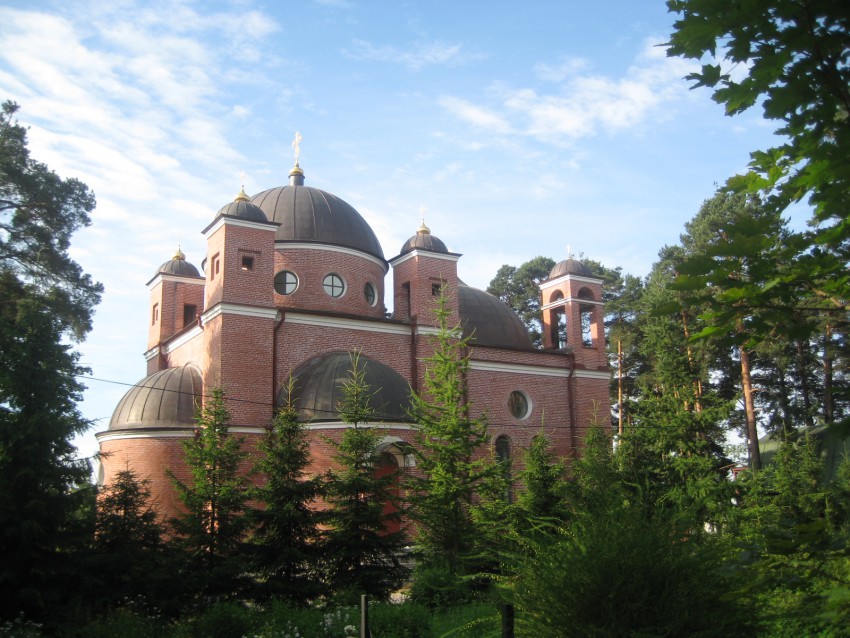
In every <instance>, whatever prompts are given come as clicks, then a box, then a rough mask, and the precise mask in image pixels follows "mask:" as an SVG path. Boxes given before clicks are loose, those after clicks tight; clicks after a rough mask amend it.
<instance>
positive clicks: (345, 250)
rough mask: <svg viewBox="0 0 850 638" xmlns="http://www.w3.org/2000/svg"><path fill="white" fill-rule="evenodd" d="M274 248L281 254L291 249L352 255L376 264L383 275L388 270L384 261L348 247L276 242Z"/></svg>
mask: <svg viewBox="0 0 850 638" xmlns="http://www.w3.org/2000/svg"><path fill="white" fill-rule="evenodd" d="M274 247H275V250H279V251H281V252H286V249H287V248H293V249H296V250H325V251H329V252H332V253H342V254H343V255H353V256H354V257H362V258H363V259H367V260H369V261H371V262H373V263H375V264H377V265H378V266H380V267H381V268H382V269H383V270H384V273H386V272H387V271H388V270H389V267H388V266H387V262H386V261H383V260H381V259H378V258H377V257H375V256H374V255H370V254H369V253H364V252H363V251H362V250H357V249H356V248H349V247H348V246H337V245H334V244H319V243H312V242H309V243H308V242H297V241H276V242H275V244H274Z"/></svg>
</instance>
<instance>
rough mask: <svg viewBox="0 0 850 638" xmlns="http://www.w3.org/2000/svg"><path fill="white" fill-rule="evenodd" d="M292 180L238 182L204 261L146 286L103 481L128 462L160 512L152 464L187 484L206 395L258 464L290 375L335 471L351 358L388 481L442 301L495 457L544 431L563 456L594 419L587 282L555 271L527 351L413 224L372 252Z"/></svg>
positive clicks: (593, 284)
mask: <svg viewBox="0 0 850 638" xmlns="http://www.w3.org/2000/svg"><path fill="white" fill-rule="evenodd" d="M289 177H290V181H289V184H287V185H286V186H282V187H277V188H271V189H269V190H266V191H263V192H261V193H259V194H257V195H254V196H253V197H248V196H247V195H246V194H245V193H244V190H243V191H242V192H240V194H239V195H238V196H237V197H236V199H235V201H233V202H231V203H229V204H227V205H225V206H224V207H223V208H221V210H219V211H218V213H217V214H216V215H215V217H214V219H213V221H212V223H210V225H209V226H207V227H206V229H204V230H203V233H204V237H205V238H206V245H207V253H206V255H205V257H204V259H203V262H202V264H201V269H198V268H196V267H195V266H194V265H192V264H191V263H189V262H188V261H187V260H186V258H185V256H184V255H183V254H182V253H181V252H180V251H179V250H178V252H177V254H175V255H174V257H173V259H171V260H169V261H167V262H165V263H164V264H162V266H160V267H159V269H157V271H156V273H155V274H154V276H153V278H152V279H151V280H150V281H149V282H148V288H149V292H150V307H149V316H148V318H147V322H148V348H147V351H146V352H145V355H144V356H145V359H146V361H147V376H146V377H145V378H144V379H142V380H141V381H139V382H138V383H137V384H136V385H134V386H133V387H132V388H131V389H130V390H129V391H128V392H127V393H126V394H125V396H124V397H123V399H122V400H121V401H120V403H119V404H118V406H117V407H116V409H115V412H114V414H113V416H112V419H111V420H110V423H109V427H108V429H107V430H106V431H104V432H100V433H98V435H97V438H98V441H99V445H100V450H101V455H102V461H101V463H102V467H101V481H102V482H103V483H104V484H110V483H111V482H112V481H113V479H114V477H115V475H116V474H117V472H120V471H122V470H124V469H126V468H128V467H129V468H131V469H132V470H134V471H135V473H136V474H137V476H138V477H139V478H142V479H147V480H149V481H150V487H151V491H152V494H153V497H154V499H155V501H156V503H157V506H158V508H159V510H160V512H161V514H162V515H163V516H171V515H173V514H175V513H176V512H177V511H179V510H180V504H179V502H178V498H177V496H176V493H175V492H174V490H173V487H172V485H171V481H170V479H169V478H168V475H167V472H168V471H170V472H172V473H174V474H175V475H176V476H177V477H178V478H180V479H182V480H188V478H189V477H188V471H187V468H186V467H185V464H184V463H183V450H182V441H183V440H185V439H187V438H190V437H192V436H194V434H195V428H196V427H197V426H196V423H195V420H194V416H195V410H196V406H197V405H199V404H200V402H202V401H203V399H204V397H205V396H206V395H208V394H209V392H210V390H211V389H212V388H221V389H222V390H223V391H224V393H225V397H226V401H227V407H228V410H229V411H230V414H231V432H233V433H235V434H237V435H239V436H241V437H243V438H244V441H245V443H244V445H245V446H246V447H247V449H248V451H249V452H250V453H252V454H255V453H256V452H255V451H256V444H257V442H258V441H259V440H260V439H261V438H262V437H263V435H264V434H265V432H266V430H267V428H268V427H269V426H270V424H271V423H272V420H273V416H274V412H275V408H276V406H279V405H281V403H282V402H283V401H285V400H286V397H285V396H283V394H282V388H285V387H286V386H287V381H288V380H289V379H290V378H293V379H294V380H295V396H294V397H293V400H294V404H295V407H296V409H297V410H298V413H299V417H300V418H301V419H302V420H303V421H304V422H305V424H306V428H307V430H308V432H309V436H310V437H311V453H312V468H311V469H312V470H313V471H315V472H323V471H324V470H325V469H327V468H328V467H330V466H331V465H332V458H331V455H332V452H333V451H332V449H331V446H330V445H329V444H328V442H327V439H328V438H331V439H334V438H337V437H339V436H340V435H341V433H342V431H343V429H344V428H346V427H348V426H347V425H346V424H345V423H343V422H342V421H341V420H340V418H339V415H338V414H337V410H336V407H337V405H338V401H339V399H340V397H341V382H342V381H344V380H345V379H346V378H347V376H348V372H349V369H350V353H351V352H353V351H357V352H359V353H360V362H361V364H363V365H365V369H366V378H367V382H368V383H369V384H370V386H371V388H372V389H373V390H374V391H375V395H374V397H373V399H372V406H373V408H375V409H376V410H377V411H378V413H379V415H380V422H377V423H374V424H372V425H374V426H375V427H378V428H380V429H381V436H382V438H381V444H380V446H379V449H378V450H376V457H377V458H379V463H380V465H382V466H386V467H385V468H384V469H385V470H386V471H392V470H394V469H397V468H408V467H410V466H411V465H412V464H414V463H415V461H414V458H413V456H412V455H411V454H409V450H410V447H409V446H411V445H415V433H416V432H415V431H416V427H417V424H416V423H415V422H412V421H411V418H410V416H409V414H408V411H407V406H408V404H409V393H410V390H411V389H412V390H413V391H417V392H418V391H420V390H421V389H422V386H423V379H424V366H425V362H424V359H425V358H426V357H427V356H428V355H430V354H431V353H432V352H433V347H434V335H435V334H436V327H435V323H436V321H435V317H434V309H435V306H436V301H437V297H438V296H439V295H440V294H443V295H444V296H445V298H446V300H447V304H448V309H449V313H450V318H451V322H452V324H453V325H459V326H460V327H461V328H462V330H463V333H464V335H465V336H468V337H469V338H470V341H469V351H468V352H469V357H470V366H469V374H468V377H467V379H466V383H467V388H466V390H467V396H468V399H469V401H470V403H471V405H472V407H473V412H474V413H483V414H486V417H487V421H488V424H489V433H490V442H491V445H492V447H493V453H495V454H497V455H498V456H499V457H500V458H515V459H519V457H520V454H521V450H522V449H523V448H525V447H526V446H527V445H528V444H529V443H530V441H531V438H532V437H533V436H534V435H535V434H537V433H539V432H540V431H541V428H542V429H543V431H544V432H545V433H546V435H547V436H548V437H549V438H550V440H551V441H552V443H553V445H554V447H555V450H556V451H557V453H558V454H560V455H562V456H565V457H569V456H571V455H573V454H574V453H575V452H576V451H577V449H578V445H579V442H580V440H581V438H582V436H583V435H584V432H585V431H586V429H587V427H589V425H590V424H591V422H592V421H593V420H594V419H595V418H598V417H602V418H605V415H606V414H607V406H608V382H609V370H608V366H607V360H606V352H605V337H604V331H603V317H602V289H601V284H602V282H601V280H599V279H598V278H596V277H594V276H593V275H592V274H591V273H590V272H589V271H588V270H587V268H586V267H584V266H583V265H582V264H581V263H580V262H578V261H577V260H574V259H567V260H565V261H562V262H560V263H559V264H557V265H556V266H555V268H554V269H553V270H552V272H551V273H550V276H549V278H548V279H547V280H546V281H545V282H543V283H542V284H541V286H540V288H541V307H542V313H543V317H542V319H543V328H544V330H543V332H544V335H543V338H544V347H543V348H542V349H538V348H535V347H534V346H533V344H532V341H531V339H530V337H529V334H528V332H527V330H526V328H525V326H524V325H523V323H522V322H521V321H520V319H519V317H517V315H516V314H514V313H513V311H511V309H510V308H508V307H507V306H506V305H505V304H504V303H502V302H501V301H500V300H499V299H497V298H496V297H494V296H492V295H490V294H488V293H486V292H484V291H482V290H478V289H475V288H473V287H470V286H467V285H466V284H464V283H463V282H462V281H461V280H460V279H458V275H457V265H458V260H459V259H460V258H461V255H460V254H457V253H453V252H450V251H449V250H448V249H447V247H446V245H445V244H444V243H443V242H442V241H441V240H440V239H438V238H437V237H436V236H435V235H433V234H431V233H430V230H429V229H428V228H427V227H426V226H425V224H424V221H423V223H422V225H421V226H420V228H419V229H418V231H417V232H416V234H415V235H413V236H412V237H411V238H410V239H409V240H408V241H407V242H405V243H404V245H403V246H402V247H401V249H400V251H399V253H398V254H397V255H395V256H394V257H392V258H390V259H389V260H387V259H386V258H385V256H384V252H383V249H382V247H381V245H380V243H379V242H378V240H377V237H376V236H375V234H374V232H373V231H372V229H371V228H370V227H369V225H368V224H367V223H366V221H365V220H364V219H363V218H362V217H361V216H360V214H359V213H358V212H357V211H356V210H355V209H354V208H353V207H352V206H350V205H349V204H348V203H346V202H345V201H344V200H342V199H340V198H338V197H336V196H334V195H332V194H330V193H327V192H325V191H322V190H320V189H316V188H311V187H309V186H305V184H304V181H305V177H304V173H303V171H302V170H301V168H300V167H299V166H298V163H297V161H296V164H295V166H294V168H293V169H292V171H291V173H290V176H289ZM390 269H392V277H391V281H392V290H390V291H386V290H385V279H386V275H387V274H388V273H389V271H390ZM388 294H389V295H392V300H393V311H392V313H388V312H387V311H386V308H385V303H384V300H385V298H386V296H387V295H388Z"/></svg>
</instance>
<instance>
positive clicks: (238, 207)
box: [216, 201, 269, 223]
mask: <svg viewBox="0 0 850 638" xmlns="http://www.w3.org/2000/svg"><path fill="white" fill-rule="evenodd" d="M219 215H227V216H228V217H238V218H240V219H246V220H248V221H252V222H264V223H267V222H268V221H269V220H268V219H266V214H265V213H264V212H263V211H262V209H261V208H260V207H259V206H255V205H254V204H252V203H251V202H243V201H235V202H230V203H229V204H227V205H225V206H222V207H221V208H220V209H219V211H218V213H216V217H218V216H219Z"/></svg>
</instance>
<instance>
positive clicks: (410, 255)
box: [390, 248, 461, 268]
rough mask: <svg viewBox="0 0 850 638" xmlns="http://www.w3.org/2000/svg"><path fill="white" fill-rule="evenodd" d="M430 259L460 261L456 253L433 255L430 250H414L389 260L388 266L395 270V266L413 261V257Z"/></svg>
mask: <svg viewBox="0 0 850 638" xmlns="http://www.w3.org/2000/svg"><path fill="white" fill-rule="evenodd" d="M420 256H421V257H432V258H433V259H442V260H443V261H454V262H457V261H458V260H459V259H460V257H461V256H460V255H458V254H457V253H434V252H431V251H430V250H419V249H418V248H415V249H413V250H411V251H410V252H409V253H405V254H404V255H400V256H398V257H393V258H392V259H391V260H390V265H391V266H392V267H393V268H395V267H396V266H398V265H400V264H403V263H404V262H406V261H407V260H408V259H413V258H414V257H420Z"/></svg>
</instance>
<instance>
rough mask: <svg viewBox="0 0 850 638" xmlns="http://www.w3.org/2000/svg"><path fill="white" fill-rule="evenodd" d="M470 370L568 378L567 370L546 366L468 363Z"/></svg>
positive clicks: (493, 362) (482, 362) (488, 362)
mask: <svg viewBox="0 0 850 638" xmlns="http://www.w3.org/2000/svg"><path fill="white" fill-rule="evenodd" d="M469 369H470V370H479V371H481V372H504V373H506V374H532V375H537V376H541V377H562V378H567V377H569V376H570V371H569V369H568V368H550V367H546V366H535V365H529V364H527V363H501V362H497V361H475V360H473V361H470V362H469Z"/></svg>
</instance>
